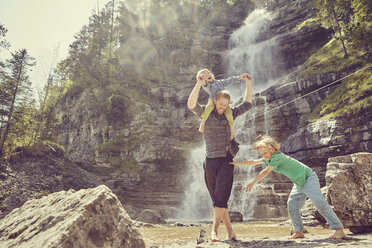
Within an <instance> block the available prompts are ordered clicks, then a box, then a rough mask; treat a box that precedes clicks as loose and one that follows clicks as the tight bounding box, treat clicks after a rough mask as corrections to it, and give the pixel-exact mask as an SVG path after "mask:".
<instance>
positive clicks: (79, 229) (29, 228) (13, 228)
mask: <svg viewBox="0 0 372 248" xmlns="http://www.w3.org/2000/svg"><path fill="white" fill-rule="evenodd" d="M0 247H8V248H12V247H17V248H26V247H44V248H48V247H66V248H67V247H69V248H70V247H74V248H75V247H90V248H95V247H111V248H114V247H128V248H129V247H145V243H144V241H143V239H142V236H141V234H140V233H139V232H138V230H137V229H136V228H135V227H134V225H133V224H132V220H131V219H130V217H129V215H128V214H127V213H126V212H125V210H124V209H123V207H122V205H121V203H120V202H119V200H118V198H117V197H116V196H115V195H114V194H113V193H112V192H111V190H110V189H109V188H108V187H106V186H104V185H100V186H98V187H96V188H90V189H82V190H79V191H74V190H69V191H61V192H57V193H53V194H50V195H48V196H45V197H43V198H41V199H34V200H29V201H27V202H26V203H25V204H24V205H23V206H22V207H20V208H16V209H14V210H13V211H12V212H11V213H9V214H8V215H7V216H6V217H5V218H3V219H1V220H0Z"/></svg>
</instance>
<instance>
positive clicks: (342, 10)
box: [315, 0, 353, 58]
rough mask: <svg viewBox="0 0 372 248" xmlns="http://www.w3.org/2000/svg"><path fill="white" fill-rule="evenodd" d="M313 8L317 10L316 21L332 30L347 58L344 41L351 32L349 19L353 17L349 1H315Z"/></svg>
mask: <svg viewBox="0 0 372 248" xmlns="http://www.w3.org/2000/svg"><path fill="white" fill-rule="evenodd" d="M315 7H316V8H317V10H318V11H317V18H318V21H320V23H321V24H322V26H324V27H325V28H331V29H333V30H334V34H333V35H334V37H335V38H336V39H337V40H340V42H341V44H342V48H343V51H344V57H345V58H347V57H349V54H348V52H347V49H346V45H345V41H346V40H347V39H349V37H350V32H351V18H352V15H353V11H352V8H351V0H317V1H316V2H315Z"/></svg>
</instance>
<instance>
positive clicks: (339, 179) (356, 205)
mask: <svg viewBox="0 0 372 248" xmlns="http://www.w3.org/2000/svg"><path fill="white" fill-rule="evenodd" d="M326 184H327V185H326V187H325V188H326V189H327V191H326V197H327V200H328V202H329V203H330V204H331V205H332V206H333V207H334V210H335V212H336V214H337V216H338V217H339V218H340V220H341V222H342V223H343V225H344V226H345V228H349V229H350V231H351V232H353V233H363V232H370V231H371V230H372V192H371V190H370V189H371V188H372V153H367V152H361V153H355V154H350V155H347V156H339V157H333V158H329V160H328V164H327V173H326Z"/></svg>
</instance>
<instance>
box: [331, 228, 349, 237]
mask: <svg viewBox="0 0 372 248" xmlns="http://www.w3.org/2000/svg"><path fill="white" fill-rule="evenodd" d="M345 236H346V234H345V233H344V230H343V229H342V228H339V229H337V230H336V231H335V233H334V234H333V235H332V236H331V237H329V239H343V238H345Z"/></svg>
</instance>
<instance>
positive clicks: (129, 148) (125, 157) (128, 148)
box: [97, 135, 146, 173]
mask: <svg viewBox="0 0 372 248" xmlns="http://www.w3.org/2000/svg"><path fill="white" fill-rule="evenodd" d="M145 140H146V137H145V136H138V135H131V136H128V137H119V138H116V139H113V140H110V141H107V142H105V143H103V144H101V145H100V146H99V147H98V148H97V149H98V151H99V152H100V153H105V154H108V155H109V156H108V158H107V160H106V161H105V162H107V163H109V164H110V165H111V167H112V168H115V169H116V170H118V171H120V172H123V173H136V172H138V171H139V170H141V169H142V166H141V165H140V164H139V163H137V161H136V160H135V159H134V158H133V156H132V155H131V154H132V153H133V151H134V150H135V149H137V148H138V147H139V145H140V144H141V143H142V142H145Z"/></svg>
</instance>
